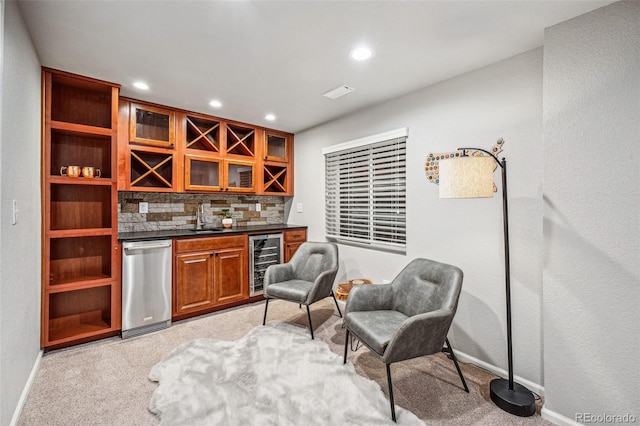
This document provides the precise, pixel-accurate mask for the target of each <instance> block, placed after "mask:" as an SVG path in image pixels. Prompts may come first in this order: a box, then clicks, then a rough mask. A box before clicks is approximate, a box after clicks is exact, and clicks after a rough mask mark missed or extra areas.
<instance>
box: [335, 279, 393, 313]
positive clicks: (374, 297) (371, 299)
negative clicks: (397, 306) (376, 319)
mask: <svg viewBox="0 0 640 426" xmlns="http://www.w3.org/2000/svg"><path fill="white" fill-rule="evenodd" d="M392 303H393V288H392V287H391V284H373V285H359V286H357V287H354V288H352V289H351V291H350V292H349V298H348V299H347V308H346V313H347V314H348V313H349V312H357V311H381V310H388V309H391V306H392Z"/></svg>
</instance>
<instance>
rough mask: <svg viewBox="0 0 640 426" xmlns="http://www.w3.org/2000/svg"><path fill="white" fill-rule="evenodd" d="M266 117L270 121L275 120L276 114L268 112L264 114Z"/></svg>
mask: <svg viewBox="0 0 640 426" xmlns="http://www.w3.org/2000/svg"><path fill="white" fill-rule="evenodd" d="M264 119H265V120H269V121H273V120H275V119H276V116H275V115H273V114H267V115H265V116H264Z"/></svg>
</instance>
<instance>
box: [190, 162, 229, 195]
mask: <svg viewBox="0 0 640 426" xmlns="http://www.w3.org/2000/svg"><path fill="white" fill-rule="evenodd" d="M222 164H223V161H222V160H219V159H215V158H211V157H198V156H195V155H185V157H184V186H185V189H186V190H187V191H221V190H224V188H223V187H222Z"/></svg>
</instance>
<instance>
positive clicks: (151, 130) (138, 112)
mask: <svg viewBox="0 0 640 426" xmlns="http://www.w3.org/2000/svg"><path fill="white" fill-rule="evenodd" d="M174 141H175V112H174V111H171V110H168V109H163V108H157V107H154V106H151V105H144V104H136V103H133V102H132V103H131V109H130V111H129V142H130V143H135V144H140V145H150V146H157V147H161V148H173V145H174Z"/></svg>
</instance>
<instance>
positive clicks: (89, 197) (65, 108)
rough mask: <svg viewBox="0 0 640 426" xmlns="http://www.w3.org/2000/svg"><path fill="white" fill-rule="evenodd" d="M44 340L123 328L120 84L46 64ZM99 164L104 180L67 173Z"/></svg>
mask: <svg viewBox="0 0 640 426" xmlns="http://www.w3.org/2000/svg"><path fill="white" fill-rule="evenodd" d="M42 84H43V87H42V93H43V150H42V152H43V161H42V165H43V171H42V202H43V209H42V211H43V220H42V224H43V267H42V322H41V346H42V347H43V348H45V349H49V348H57V347H63V346H67V345H71V344H75V343H80V342H84V341H89V340H93V339H98V338H102V337H106V336H108V335H115V334H117V332H118V330H119V329H120V303H121V296H120V272H119V262H118V261H117V259H118V254H119V253H118V241H117V185H116V184H117V181H116V177H117V176H116V168H115V167H116V164H117V160H116V136H117V117H118V91H119V86H118V85H115V84H111V83H106V82H103V81H99V80H94V79H90V78H87V77H82V76H77V75H74V74H70V73H66V72H63V71H57V70H52V69H49V68H43V71H42ZM72 165H73V166H79V167H81V168H82V167H94V168H96V169H99V170H100V177H99V178H88V177H82V176H80V177H69V176H63V175H62V171H61V169H62V167H63V166H72Z"/></svg>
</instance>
